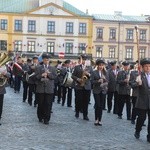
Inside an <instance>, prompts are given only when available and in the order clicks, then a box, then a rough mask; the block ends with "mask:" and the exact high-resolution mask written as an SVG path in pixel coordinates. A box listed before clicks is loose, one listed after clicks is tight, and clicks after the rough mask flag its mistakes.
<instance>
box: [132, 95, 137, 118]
mask: <svg viewBox="0 0 150 150" xmlns="http://www.w3.org/2000/svg"><path fill="white" fill-rule="evenodd" d="M131 99H132V113H131V119H132V120H135V119H136V117H137V111H136V108H135V104H136V100H137V97H135V96H132V97H131Z"/></svg>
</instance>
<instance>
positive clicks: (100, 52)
mask: <svg viewBox="0 0 150 150" xmlns="http://www.w3.org/2000/svg"><path fill="white" fill-rule="evenodd" d="M102 50H103V48H102V47H96V57H100V58H102Z"/></svg>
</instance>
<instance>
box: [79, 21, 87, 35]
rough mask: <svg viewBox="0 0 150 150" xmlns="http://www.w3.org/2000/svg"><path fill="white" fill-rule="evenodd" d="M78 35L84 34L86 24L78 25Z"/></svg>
mask: <svg viewBox="0 0 150 150" xmlns="http://www.w3.org/2000/svg"><path fill="white" fill-rule="evenodd" d="M79 34H86V23H80V24H79Z"/></svg>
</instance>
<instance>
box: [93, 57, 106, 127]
mask: <svg viewBox="0 0 150 150" xmlns="http://www.w3.org/2000/svg"><path fill="white" fill-rule="evenodd" d="M104 64H105V62H104V60H101V59H98V60H97V61H96V65H97V68H96V70H94V71H93V73H92V77H91V81H92V85H93V95H94V100H95V106H94V107H95V123H94V124H95V125H96V126H102V123H101V120H102V112H103V103H104V99H105V94H106V93H107V89H108V87H107V86H108V75H107V71H106V69H105V68H104Z"/></svg>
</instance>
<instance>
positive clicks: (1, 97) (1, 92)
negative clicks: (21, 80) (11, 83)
mask: <svg viewBox="0 0 150 150" xmlns="http://www.w3.org/2000/svg"><path fill="white" fill-rule="evenodd" d="M1 75H2V76H4V77H5V78H9V77H10V74H9V73H7V71H4V72H1ZM5 86H6V83H5V84H4V85H3V86H0V125H1V118H2V112H3V101H4V95H5V94H6V89H5Z"/></svg>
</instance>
